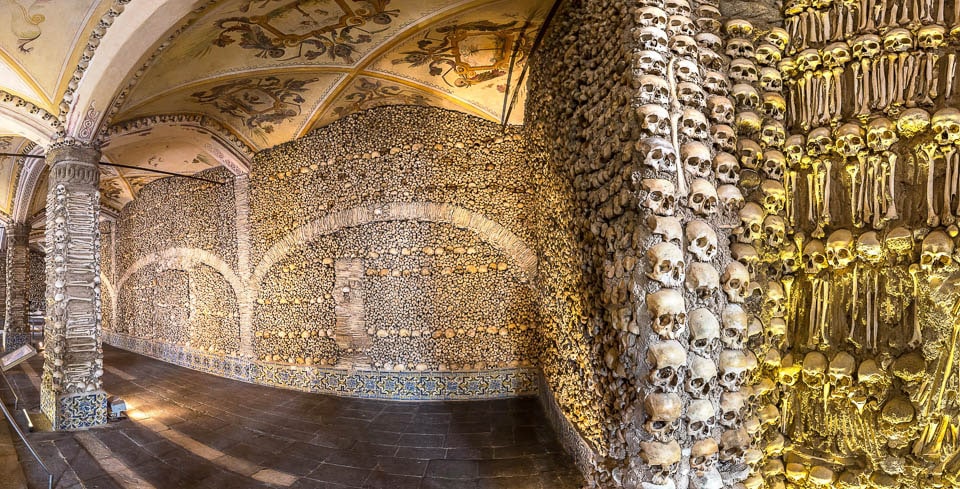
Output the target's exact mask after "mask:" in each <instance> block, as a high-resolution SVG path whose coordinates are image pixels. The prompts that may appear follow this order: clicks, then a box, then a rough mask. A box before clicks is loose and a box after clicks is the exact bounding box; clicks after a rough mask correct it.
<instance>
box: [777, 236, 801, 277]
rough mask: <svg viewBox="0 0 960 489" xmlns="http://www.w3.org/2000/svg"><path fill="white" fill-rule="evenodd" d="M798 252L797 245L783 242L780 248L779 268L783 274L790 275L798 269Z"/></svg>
mask: <svg viewBox="0 0 960 489" xmlns="http://www.w3.org/2000/svg"><path fill="white" fill-rule="evenodd" d="M799 255H800V253H798V250H797V245H795V244H793V243H785V244H784V245H783V246H782V247H781V248H780V270H781V272H783V273H784V274H787V275H790V274H793V273H796V272H797V270H800V260H798V258H799Z"/></svg>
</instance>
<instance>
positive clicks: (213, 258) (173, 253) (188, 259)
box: [114, 248, 244, 299]
mask: <svg viewBox="0 0 960 489" xmlns="http://www.w3.org/2000/svg"><path fill="white" fill-rule="evenodd" d="M176 259H179V260H181V262H180V264H182V265H184V266H191V265H207V266H209V267H210V268H213V269H214V270H216V271H217V272H218V273H219V274H220V275H222V276H223V278H224V279H225V280H226V281H227V283H229V284H230V287H231V288H232V289H233V294H234V298H235V299H236V298H238V296H239V295H240V293H241V292H242V291H243V290H244V286H243V280H242V279H241V278H240V276H239V275H237V274H236V272H234V271H233V268H232V267H231V266H230V265H229V264H227V262H225V261H223V259H222V258H220V257H219V256H217V255H215V254H213V253H210V252H209V251H206V250H200V249H197V248H168V249H166V250H163V251H161V252H157V253H151V254H149V255H147V256H144V257H142V258H140V259H139V260H137V261H135V262H134V263H133V264H132V265H130V267H129V268H128V269H127V270H126V271H125V272H124V273H123V275H122V276H121V277H120V280H118V281H117V287H116V293H115V295H114V297H117V296H119V295H120V293H121V292H122V291H123V286H124V285H125V284H126V283H127V280H129V279H130V277H132V276H133V274H135V273H137V272H139V271H140V270H143V269H144V268H145V267H147V266H149V265H152V264H154V263H158V262H161V261H164V260H176Z"/></svg>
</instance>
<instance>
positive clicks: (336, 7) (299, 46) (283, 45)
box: [213, 0, 400, 63]
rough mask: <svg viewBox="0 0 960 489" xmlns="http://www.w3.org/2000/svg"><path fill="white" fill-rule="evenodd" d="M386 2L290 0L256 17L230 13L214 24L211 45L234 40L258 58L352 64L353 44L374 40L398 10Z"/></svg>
mask: <svg viewBox="0 0 960 489" xmlns="http://www.w3.org/2000/svg"><path fill="white" fill-rule="evenodd" d="M280 1H282V0H250V1H247V2H245V3H244V4H243V5H242V6H241V9H240V11H241V12H243V13H248V12H250V11H251V10H258V9H263V8H268V7H270V6H273V4H274V3H279V2H280ZM388 3H390V1H389V0H333V1H331V0H292V1H286V2H283V3H282V4H279V5H276V6H275V7H274V8H273V9H272V10H267V11H264V12H260V13H258V14H256V15H247V16H234V17H227V18H224V19H220V20H218V21H216V22H215V23H214V26H215V27H216V28H217V29H220V35H219V36H218V37H216V38H215V39H214V40H213V44H214V45H216V46H220V47H225V46H229V45H231V44H234V43H237V45H238V46H240V47H241V48H243V49H251V50H255V51H256V56H258V57H261V58H274V59H276V58H285V59H296V58H300V57H304V58H306V59H308V60H312V59H316V58H318V57H320V56H323V55H327V56H329V57H330V59H331V60H333V61H338V60H339V61H344V62H347V63H353V62H354V59H353V56H354V54H355V53H356V47H355V46H357V45H360V44H368V43H371V42H372V41H373V35H374V34H376V33H378V32H383V31H384V30H386V29H387V26H389V25H390V23H391V22H393V18H394V17H397V16H398V15H399V13H400V11H399V10H396V9H394V10H387V4H388Z"/></svg>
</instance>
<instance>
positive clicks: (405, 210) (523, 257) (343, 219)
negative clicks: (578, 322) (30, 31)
mask: <svg viewBox="0 0 960 489" xmlns="http://www.w3.org/2000/svg"><path fill="white" fill-rule="evenodd" d="M389 221H424V222H436V223H447V224H451V225H453V226H455V227H458V228H462V229H467V230H470V231H473V232H475V233H477V234H478V235H480V236H481V237H483V238H485V239H486V240H487V241H489V242H490V243H492V244H494V245H496V246H497V247H498V248H500V249H502V250H503V251H505V252H506V253H507V255H508V256H509V257H510V258H511V259H512V260H514V261H515V262H516V263H517V265H518V266H519V267H520V269H521V270H523V273H524V274H525V275H526V276H527V278H528V279H532V278H533V277H535V276H536V273H537V255H536V253H535V252H534V251H533V250H532V249H530V247H529V246H527V244H526V243H524V242H523V241H522V240H521V239H520V238H519V237H518V236H517V235H515V234H513V233H512V232H510V230H508V229H506V228H505V227H503V226H501V225H500V224H498V223H496V222H494V221H492V220H490V219H487V218H486V217H484V216H482V215H480V214H477V213H475V212H472V211H470V210H468V209H464V208H462V207H458V206H455V205H449V204H435V203H395V204H388V205H385V206H382V207H374V206H364V207H354V208H352V209H345V210H342V211H338V212H332V213H330V214H327V215H325V216H323V217H321V218H319V219H317V220H314V221H313V222H310V223H308V224H306V225H303V226H301V227H299V228H297V229H294V230H293V231H291V232H290V233H288V234H287V235H286V236H284V237H283V238H281V239H280V240H279V241H277V242H276V243H275V244H274V245H273V246H271V247H270V249H269V250H267V252H266V253H264V255H263V259H261V260H260V263H259V264H258V265H257V267H256V269H255V270H254V272H253V277H252V279H251V281H250V286H251V289H253V290H252V291H253V292H254V293H256V292H257V289H258V288H259V285H260V282H261V281H262V280H263V279H264V277H266V275H267V273H269V271H270V269H271V268H273V267H274V266H275V265H276V264H277V263H278V262H280V260H281V259H283V257H284V256H286V255H287V254H289V253H290V252H291V251H292V250H293V249H295V248H296V247H297V246H298V245H302V244H306V243H310V242H311V241H313V240H315V239H316V238H318V237H320V236H323V235H327V234H332V233H335V232H337V231H340V230H342V229H345V228H349V227H357V226H363V225H365V224H372V223H377V222H389Z"/></svg>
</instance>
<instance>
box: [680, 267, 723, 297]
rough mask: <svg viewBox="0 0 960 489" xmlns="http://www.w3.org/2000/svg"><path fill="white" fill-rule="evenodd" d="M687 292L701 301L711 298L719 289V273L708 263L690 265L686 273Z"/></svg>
mask: <svg viewBox="0 0 960 489" xmlns="http://www.w3.org/2000/svg"><path fill="white" fill-rule="evenodd" d="M686 283H687V290H689V291H691V292H693V293H695V294H696V295H697V297H700V298H701V299H704V298H707V297H712V296H713V293H714V292H716V291H717V290H718V289H719V288H720V273H719V272H717V269H716V268H713V265H710V264H709V263H691V264H690V270H689V271H688V272H687V281H686Z"/></svg>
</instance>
